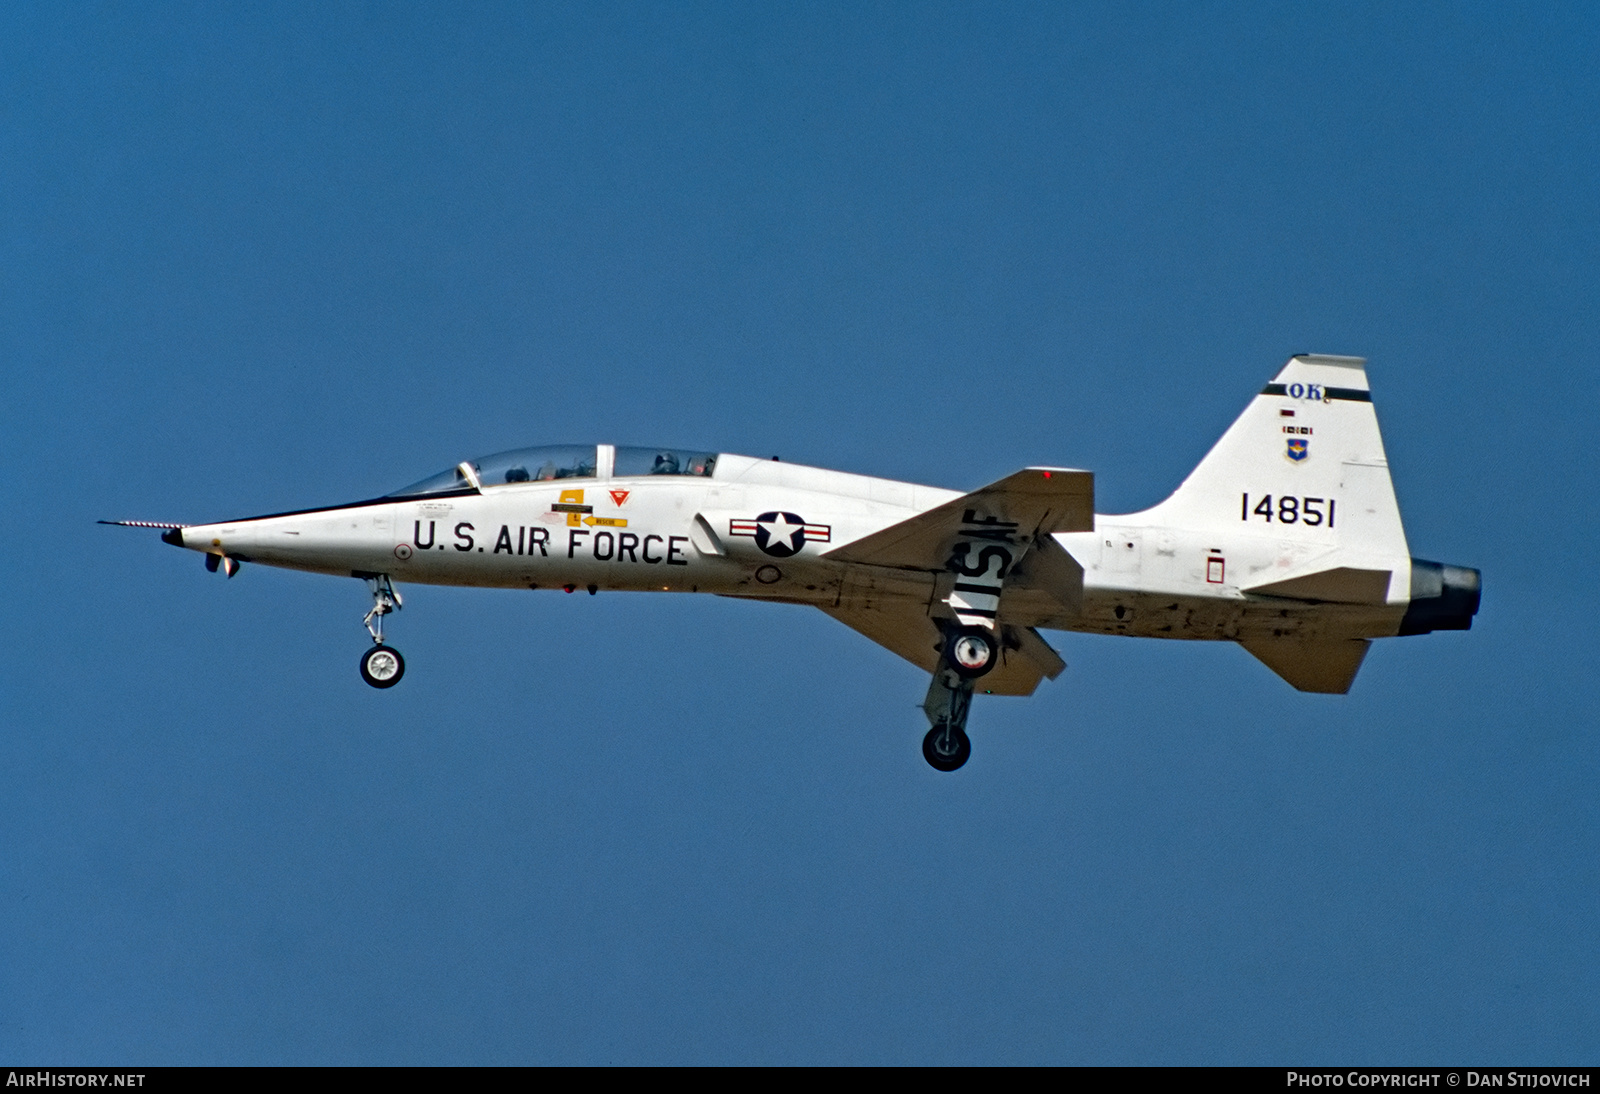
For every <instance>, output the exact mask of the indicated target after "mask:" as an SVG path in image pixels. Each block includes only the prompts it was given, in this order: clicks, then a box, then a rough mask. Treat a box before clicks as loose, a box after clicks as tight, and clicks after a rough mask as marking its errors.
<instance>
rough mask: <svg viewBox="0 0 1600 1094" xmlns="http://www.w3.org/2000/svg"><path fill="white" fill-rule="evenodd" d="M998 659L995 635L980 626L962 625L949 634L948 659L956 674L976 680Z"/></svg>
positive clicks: (992, 666) (998, 649) (998, 651)
mask: <svg viewBox="0 0 1600 1094" xmlns="http://www.w3.org/2000/svg"><path fill="white" fill-rule="evenodd" d="M999 659H1000V647H999V645H998V643H997V642H996V640H995V636H994V635H993V634H991V633H990V632H989V631H986V630H984V629H983V628H982V627H963V628H962V629H961V630H959V631H956V632H955V633H954V634H952V635H951V636H950V648H949V658H948V660H949V662H950V667H951V668H952V669H954V670H955V673H956V675H957V676H961V677H965V678H966V679H968V680H976V679H977V678H978V677H980V676H982V675H984V674H985V673H987V672H988V671H989V670H990V669H992V668H994V666H995V662H996V661H998V660H999Z"/></svg>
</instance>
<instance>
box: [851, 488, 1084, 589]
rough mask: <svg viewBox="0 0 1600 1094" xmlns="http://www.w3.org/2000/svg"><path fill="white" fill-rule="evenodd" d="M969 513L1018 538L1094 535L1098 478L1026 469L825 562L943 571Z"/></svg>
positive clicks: (864, 539) (859, 542)
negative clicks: (1009, 527)
mask: <svg viewBox="0 0 1600 1094" xmlns="http://www.w3.org/2000/svg"><path fill="white" fill-rule="evenodd" d="M969 510H971V511H973V512H975V513H978V514H979V515H981V516H983V517H988V518H991V519H994V520H1000V521H1008V522H1013V523H1015V524H1016V525H1017V533H1016V534H1017V536H1018V538H1019V539H1031V538H1033V537H1035V536H1044V535H1049V534H1050V533H1051V532H1092V531H1094V473H1093V472H1090V471H1074V470H1072V469H1071V468H1065V467H1026V468H1023V469H1022V470H1021V471H1018V472H1015V473H1014V474H1011V475H1007V476H1006V477H1005V478H1003V479H1001V480H1000V481H999V482H992V483H990V484H989V485H988V486H985V487H983V488H982V489H980V490H974V491H973V492H972V493H970V494H963V495H962V496H961V497H959V498H956V499H954V500H953V501H947V502H945V503H944V504H943V505H939V506H935V507H934V508H932V509H929V510H928V511H927V512H925V513H919V514H917V515H916V516H914V517H912V518H911V519H910V520H903V521H901V522H900V523H899V524H892V525H890V526H889V527H888V528H884V529H882V530H881V531H877V532H873V533H872V534H871V535H868V536H862V537H861V538H860V539H858V540H854V541H852V542H850V543H846V544H844V545H843V546H841V547H838V548H836V549H834V550H832V551H829V552H828V553H827V554H825V555H824V556H823V557H824V558H828V559H832V560H833V561H835V562H858V563H867V564H870V565H873V566H891V567H895V568H897V569H913V570H943V569H944V568H945V564H946V563H947V562H948V561H949V560H950V552H951V549H952V548H953V547H954V546H955V542H956V539H957V537H958V536H959V535H960V534H961V525H962V519H963V517H965V516H966V515H967V512H968V511H969Z"/></svg>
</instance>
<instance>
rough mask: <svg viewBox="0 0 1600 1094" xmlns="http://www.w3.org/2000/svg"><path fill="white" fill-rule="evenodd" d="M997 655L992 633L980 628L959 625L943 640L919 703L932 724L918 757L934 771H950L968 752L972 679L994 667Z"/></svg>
mask: <svg viewBox="0 0 1600 1094" xmlns="http://www.w3.org/2000/svg"><path fill="white" fill-rule="evenodd" d="M999 654H1000V650H999V645H998V643H997V642H996V641H995V635H994V633H993V632H992V631H989V630H987V629H986V628H983V627H963V628H961V629H960V630H956V631H952V632H950V635H949V637H947V638H946V639H945V644H944V652H943V653H942V654H941V655H940V657H939V667H938V668H936V669H935V670H934V673H933V680H932V682H930V683H929V684H928V697H927V698H926V699H924V700H923V702H922V709H923V712H924V713H926V714H927V716H928V721H929V722H930V723H932V725H933V728H932V729H930V730H928V735H927V736H926V737H924V738H922V758H923V759H925V760H927V761H928V763H929V765H930V766H932V767H933V768H934V770H936V771H954V770H955V769H956V768H958V767H960V766H961V765H962V764H964V763H966V762H967V758H968V757H969V756H971V755H972V741H971V739H970V738H969V737H968V736H967V713H968V712H969V711H970V710H971V709H972V682H973V681H974V680H976V679H977V678H978V677H980V676H982V675H984V674H985V673H987V672H988V671H989V670H990V669H992V668H994V666H995V663H996V661H997V660H998V659H999Z"/></svg>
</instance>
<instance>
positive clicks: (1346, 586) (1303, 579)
mask: <svg viewBox="0 0 1600 1094" xmlns="http://www.w3.org/2000/svg"><path fill="white" fill-rule="evenodd" d="M1391 576H1392V575H1391V574H1390V572H1389V571H1388V570H1357V569H1352V568H1351V567H1349V566H1338V567H1335V568H1334V569H1331V570H1319V571H1317V572H1316V573H1314V574H1304V575H1302V576H1300V577H1291V578H1289V579H1288V580H1287V581H1271V582H1268V583H1267V584H1265V585H1252V586H1250V587H1249V588H1246V589H1244V590H1243V591H1244V592H1247V593H1261V594H1264V595H1266V596H1287V597H1293V598H1294V599H1296V600H1324V601H1329V602H1331V603H1334V604H1383V603H1385V602H1386V601H1387V599H1388V596H1389V579H1390V577H1391Z"/></svg>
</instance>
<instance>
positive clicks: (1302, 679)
mask: <svg viewBox="0 0 1600 1094" xmlns="http://www.w3.org/2000/svg"><path fill="white" fill-rule="evenodd" d="M1239 645H1241V646H1243V647H1244V648H1245V649H1246V650H1248V651H1249V652H1250V653H1251V655H1252V656H1254V657H1255V659H1256V660H1258V661H1260V662H1261V663H1262V664H1263V665H1265V666H1267V668H1269V669H1271V670H1272V671H1273V672H1275V673H1277V674H1278V675H1279V676H1281V677H1283V678H1284V679H1285V680H1287V681H1288V682H1289V683H1290V685H1292V686H1293V687H1294V689H1295V690H1296V691H1314V692H1320V693H1322V694H1324V695H1343V694H1344V693H1345V692H1347V691H1349V690H1350V685H1351V684H1352V683H1354V682H1355V678H1356V672H1357V671H1358V670H1359V669H1360V668H1361V661H1362V658H1364V657H1366V656H1367V647H1368V646H1369V645H1371V643H1370V642H1368V641H1367V640H1366V639H1364V638H1348V639H1324V640H1321V641H1311V642H1303V641H1298V640H1296V639H1292V638H1259V639H1252V640H1250V641H1248V642H1240V643H1239Z"/></svg>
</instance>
